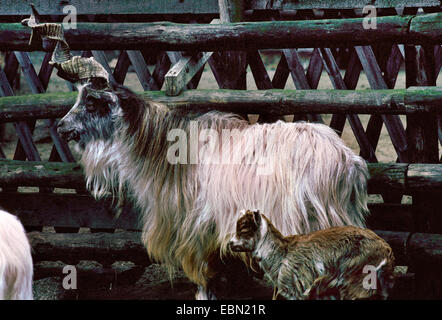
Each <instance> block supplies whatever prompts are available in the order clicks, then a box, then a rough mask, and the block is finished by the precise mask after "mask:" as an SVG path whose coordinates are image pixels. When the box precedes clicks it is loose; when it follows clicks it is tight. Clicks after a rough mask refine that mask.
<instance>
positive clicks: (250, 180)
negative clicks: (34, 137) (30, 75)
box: [24, 16, 367, 298]
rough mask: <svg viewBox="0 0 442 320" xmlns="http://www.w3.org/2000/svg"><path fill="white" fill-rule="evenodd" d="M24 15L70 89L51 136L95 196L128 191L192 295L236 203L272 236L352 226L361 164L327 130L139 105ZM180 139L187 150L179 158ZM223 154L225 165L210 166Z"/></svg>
mask: <svg viewBox="0 0 442 320" xmlns="http://www.w3.org/2000/svg"><path fill="white" fill-rule="evenodd" d="M36 20H37V19H35V17H32V16H31V19H27V20H25V21H24V23H25V24H26V25H28V26H30V27H32V28H33V30H37V31H38V32H37V34H39V35H41V36H43V38H44V39H45V40H47V41H49V42H50V41H55V44H56V46H55V51H54V54H53V58H52V63H53V64H54V65H55V66H56V67H57V68H58V70H59V73H58V74H59V75H60V76H61V77H63V78H64V79H67V80H69V81H71V82H73V83H75V84H76V86H77V88H78V91H79V93H78V98H77V101H76V103H75V105H74V106H73V107H72V109H71V110H70V111H69V112H68V114H66V116H65V117H64V118H63V119H61V120H60V122H59V126H58V132H59V134H60V135H61V136H63V137H64V138H65V139H67V140H72V139H73V140H76V141H77V142H78V144H77V146H78V147H79V149H80V150H81V152H82V157H81V162H82V164H83V166H84V169H85V174H86V178H87V186H88V187H89V189H90V190H91V191H92V193H93V194H94V196H96V197H101V196H103V195H105V194H106V193H107V192H112V193H116V194H118V195H119V196H126V192H125V191H127V193H130V194H131V196H132V197H133V199H134V202H135V204H136V206H137V208H138V210H139V211H140V214H141V216H142V218H143V242H144V244H145V246H146V248H147V251H148V253H149V255H150V256H151V257H153V258H154V259H155V260H157V261H160V262H162V263H164V264H166V265H167V266H170V267H171V268H182V269H183V270H184V272H185V273H186V275H187V276H188V277H189V279H190V280H192V281H193V282H194V283H196V284H198V285H199V291H198V294H197V298H211V297H213V295H212V294H211V293H210V290H209V286H210V284H208V280H209V279H210V278H211V277H212V276H213V270H211V265H210V263H209V262H210V261H212V260H213V259H217V258H219V257H220V255H221V256H223V255H227V254H232V253H231V252H230V251H229V250H228V248H227V241H228V239H229V237H230V234H231V233H232V232H234V230H235V219H234V217H235V215H236V212H237V211H238V210H239V209H240V208H247V207H253V208H258V209H260V210H262V211H264V212H271V213H272V216H271V217H270V218H271V219H272V220H273V221H274V223H275V225H276V226H277V227H278V228H279V229H280V230H281V232H283V233H284V234H293V233H299V232H310V231H314V230H318V229H322V228H327V227H331V226H335V225H347V224H352V225H357V226H363V225H364V215H365V214H366V212H367V206H366V203H367V193H366V179H367V167H366V164H365V162H364V160H363V159H362V158H360V157H359V156H357V155H355V154H354V153H353V152H352V151H351V150H350V149H349V148H348V147H346V146H345V145H344V143H343V142H342V140H341V139H340V138H339V137H338V135H337V134H336V133H335V132H334V131H333V130H332V129H330V128H329V127H327V126H325V125H321V124H309V123H284V122H281V121H279V122H277V123H273V124H255V125H249V124H248V123H247V122H246V121H245V120H243V119H241V118H239V117H238V116H236V115H233V114H227V113H222V112H217V111H211V112H207V113H203V114H200V113H197V112H183V111H182V110H179V109H169V108H168V107H167V106H165V105H162V104H159V103H156V102H153V101H147V100H145V99H143V98H141V97H140V96H138V95H136V94H135V93H133V92H132V91H130V90H129V89H127V88H125V87H123V86H121V85H117V84H114V83H111V82H110V81H109V75H108V73H107V72H106V70H105V69H104V68H103V67H102V66H101V65H100V64H99V63H98V62H96V61H95V60H94V59H93V58H81V57H72V56H71V54H70V52H69V47H68V45H67V43H66V41H65V39H64V36H63V30H62V28H61V26H60V25H54V24H39V23H37V22H38V21H36ZM226 130H230V131H228V135H229V138H228V139H227V140H228V141H229V142H230V143H227V145H228V146H227V147H224V145H223V146H221V145H220V144H219V143H218V142H219V141H221V140H223V138H225V135H224V134H225V133H226V132H227V131H226ZM192 132H194V133H195V132H197V134H196V137H197V138H196V139H192V138H191V136H192ZM201 135H202V136H203V138H201ZM187 137H190V138H189V139H186V138H187ZM177 138H178V140H179V141H176V139H177ZM180 138H181V139H180ZM183 141H184V142H183ZM213 141H215V143H212V142H213ZM180 142H181V143H182V144H179V143H180ZM177 144H178V145H179V146H178V147H177ZM183 144H184V146H185V147H186V148H188V149H187V150H192V148H194V150H198V151H197V153H196V156H195V153H192V152H190V153H191V155H190V156H189V155H188V156H184V155H183V149H182V147H183ZM220 149H223V150H222V151H220ZM177 154H178V155H177ZM220 154H221V155H222V156H220ZM257 155H258V157H260V159H258V161H253V159H256V156H257ZM225 156H227V158H228V159H230V160H232V161H230V160H228V161H220V159H221V158H222V159H225V158H224V157H225ZM189 158H190V159H189ZM177 159H178V160H177ZM250 159H252V160H250ZM182 160H184V161H182ZM260 160H264V162H262V161H260ZM123 193H124V195H123ZM243 259H244V260H246V257H243Z"/></svg>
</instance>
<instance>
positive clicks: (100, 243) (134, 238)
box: [28, 231, 150, 265]
mask: <svg viewBox="0 0 442 320" xmlns="http://www.w3.org/2000/svg"><path fill="white" fill-rule="evenodd" d="M28 238H29V242H30V244H31V246H32V249H33V260H34V261H35V262H38V261H60V260H61V261H62V262H65V263H68V264H76V263H78V262H80V261H81V260H92V261H98V262H101V263H105V264H112V263H113V262H115V261H132V262H134V263H137V264H141V265H149V264H150V261H149V258H148V256H147V252H146V249H145V248H144V246H143V245H142V244H141V233H140V232H130V231H125V232H119V233H115V234H109V233H68V234H66V233H64V234H63V233H43V232H31V233H28Z"/></svg>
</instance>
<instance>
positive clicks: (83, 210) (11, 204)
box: [0, 192, 141, 231]
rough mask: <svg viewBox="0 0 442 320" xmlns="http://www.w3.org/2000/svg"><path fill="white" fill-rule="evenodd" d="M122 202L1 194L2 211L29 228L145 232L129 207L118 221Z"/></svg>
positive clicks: (60, 196) (59, 195)
mask: <svg viewBox="0 0 442 320" xmlns="http://www.w3.org/2000/svg"><path fill="white" fill-rule="evenodd" d="M117 202H118V200H113V201H112V198H107V199H105V200H99V201H96V200H95V199H94V198H93V197H92V196H90V195H78V194H68V193H65V194H60V193H53V194H40V193H8V192H0V203H1V204H2V208H4V209H5V210H7V211H9V212H14V214H15V215H16V216H18V217H19V218H20V221H21V222H22V224H23V225H24V226H25V227H26V228H29V227H31V228H32V227H38V226H53V227H57V228H58V227H62V228H82V227H88V228H100V229H109V230H113V229H125V230H138V231H140V230H141V227H140V225H139V223H138V222H139V221H138V216H137V214H136V213H135V212H134V211H132V210H131V207H130V206H129V205H128V206H126V207H125V208H124V210H123V212H121V214H120V215H119V217H118V219H116V218H115V217H116V209H115V207H116V205H117Z"/></svg>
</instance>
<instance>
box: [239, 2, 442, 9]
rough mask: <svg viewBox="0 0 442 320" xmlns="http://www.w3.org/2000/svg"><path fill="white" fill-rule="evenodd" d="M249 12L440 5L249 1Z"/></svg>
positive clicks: (431, 3) (429, 4) (431, 4)
mask: <svg viewBox="0 0 442 320" xmlns="http://www.w3.org/2000/svg"><path fill="white" fill-rule="evenodd" d="M247 4H248V5H247V7H246V8H247V9H249V10H252V9H253V10H259V9H261V10H263V9H267V10H269V9H273V10H300V9H326V10H330V9H351V10H353V9H362V8H363V7H364V6H366V5H374V6H375V7H376V8H378V9H381V8H394V7H397V6H399V7H421V6H422V7H426V6H429V7H438V6H439V5H440V4H439V3H438V2H437V1H436V0H422V1H416V0H404V1H401V0H376V1H368V0H335V1H327V0H309V1H299V0H279V1H271V0H251V1H249V2H248V3H247Z"/></svg>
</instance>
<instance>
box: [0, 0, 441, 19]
mask: <svg viewBox="0 0 442 320" xmlns="http://www.w3.org/2000/svg"><path fill="white" fill-rule="evenodd" d="M29 3H30V1H19V2H17V1H14V0H0V6H1V8H2V10H1V11H0V16H1V15H21V16H23V15H29V12H30V9H29ZM32 3H34V4H35V6H36V8H37V10H38V12H39V13H40V14H42V15H59V16H64V15H65V13H63V10H62V9H63V4H61V3H60V1H58V0H33V1H32ZM67 4H70V5H73V6H75V7H76V8H77V14H79V15H98V14H101V15H121V14H146V15H163V14H169V15H173V14H175V15H189V14H205V15H207V14H210V15H216V14H218V13H219V8H218V0H192V1H183V0H162V1H158V0H144V1H142V2H140V1H137V0H123V1H121V0H101V1H93V2H91V1H90V0H70V1H69V2H66V5H67ZM366 5H374V6H376V8H392V7H397V6H400V7H438V6H440V1H439V0H376V1H372V0H334V1H333V2H330V1H328V0H309V1H299V0H277V1H275V0H273V1H269V0H251V1H247V2H246V6H245V9H247V10H262V9H273V10H299V9H301V10H302V9H357V8H363V7H364V6H366Z"/></svg>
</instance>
